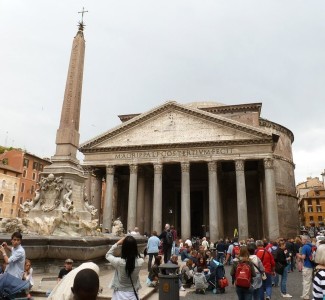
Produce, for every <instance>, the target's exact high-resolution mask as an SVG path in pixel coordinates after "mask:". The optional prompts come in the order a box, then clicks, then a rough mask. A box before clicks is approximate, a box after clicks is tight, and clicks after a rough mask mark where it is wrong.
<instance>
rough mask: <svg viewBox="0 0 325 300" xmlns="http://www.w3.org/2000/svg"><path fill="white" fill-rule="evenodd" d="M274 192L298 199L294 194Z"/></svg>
mask: <svg viewBox="0 0 325 300" xmlns="http://www.w3.org/2000/svg"><path fill="white" fill-rule="evenodd" d="M276 194H277V195H279V196H286V197H290V198H295V199H296V200H298V197H297V195H296V194H292V193H287V192H276Z"/></svg>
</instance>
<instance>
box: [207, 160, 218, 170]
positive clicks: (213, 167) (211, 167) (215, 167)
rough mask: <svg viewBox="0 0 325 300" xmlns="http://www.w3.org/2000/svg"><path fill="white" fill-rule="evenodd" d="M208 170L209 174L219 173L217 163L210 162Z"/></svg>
mask: <svg viewBox="0 0 325 300" xmlns="http://www.w3.org/2000/svg"><path fill="white" fill-rule="evenodd" d="M208 169H209V172H216V171H217V162H216V161H209V162H208Z"/></svg>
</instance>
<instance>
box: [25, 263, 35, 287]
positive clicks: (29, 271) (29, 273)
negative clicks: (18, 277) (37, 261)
mask: <svg viewBox="0 0 325 300" xmlns="http://www.w3.org/2000/svg"><path fill="white" fill-rule="evenodd" d="M23 280H29V289H30V290H31V289H32V287H33V285H34V280H33V268H32V263H31V261H30V260H29V259H26V260H25V272H24V274H23Z"/></svg>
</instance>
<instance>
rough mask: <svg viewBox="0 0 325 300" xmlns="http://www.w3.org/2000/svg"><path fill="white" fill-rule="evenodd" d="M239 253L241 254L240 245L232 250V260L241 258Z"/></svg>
mask: <svg viewBox="0 0 325 300" xmlns="http://www.w3.org/2000/svg"><path fill="white" fill-rule="evenodd" d="M239 253H240V246H239V245H238V244H237V245H234V247H233V248H232V258H235V257H239Z"/></svg>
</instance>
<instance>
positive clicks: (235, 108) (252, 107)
mask: <svg viewBox="0 0 325 300" xmlns="http://www.w3.org/2000/svg"><path fill="white" fill-rule="evenodd" d="M261 108H262V103H247V104H238V105H222V106H215V107H202V108H200V107H198V109H200V110H204V111H207V112H210V113H215V114H216V113H217V114H218V113H221V114H225V113H234V112H246V111H256V112H258V113H259V114H260V113H261Z"/></svg>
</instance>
